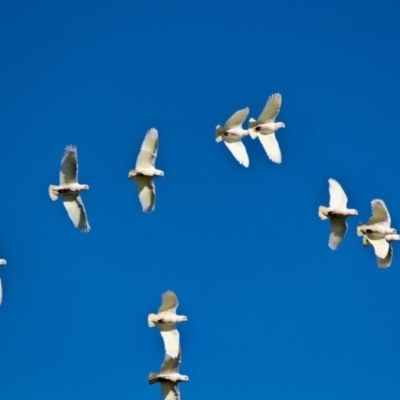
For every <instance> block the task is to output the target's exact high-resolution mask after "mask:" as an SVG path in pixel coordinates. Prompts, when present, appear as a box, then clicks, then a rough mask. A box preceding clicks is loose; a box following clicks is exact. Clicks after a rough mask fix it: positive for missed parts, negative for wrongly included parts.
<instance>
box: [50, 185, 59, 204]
mask: <svg viewBox="0 0 400 400" xmlns="http://www.w3.org/2000/svg"><path fill="white" fill-rule="evenodd" d="M49 196H50V198H51V199H52V200H53V201H55V200H57V199H58V193H57V186H56V185H50V186H49Z"/></svg>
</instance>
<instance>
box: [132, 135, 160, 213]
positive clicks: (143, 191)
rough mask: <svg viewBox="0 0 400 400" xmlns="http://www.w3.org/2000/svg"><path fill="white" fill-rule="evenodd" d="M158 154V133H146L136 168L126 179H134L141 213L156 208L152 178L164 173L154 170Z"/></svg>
mask: <svg viewBox="0 0 400 400" xmlns="http://www.w3.org/2000/svg"><path fill="white" fill-rule="evenodd" d="M157 152H158V131H157V129H155V128H151V129H149V130H148V131H147V133H146V136H145V138H144V140H143V143H142V146H141V148H140V152H139V155H138V157H137V160H136V166H135V168H134V169H132V170H131V171H129V174H128V179H135V180H136V186H137V189H138V192H139V201H140V203H141V205H142V209H143V212H146V213H148V212H152V211H153V210H154V208H155V206H156V188H155V185H154V181H153V178H155V177H158V176H164V171H161V170H160V169H156V168H155V162H156V158H157Z"/></svg>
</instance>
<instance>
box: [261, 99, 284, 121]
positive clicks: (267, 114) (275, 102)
mask: <svg viewBox="0 0 400 400" xmlns="http://www.w3.org/2000/svg"><path fill="white" fill-rule="evenodd" d="M281 105H282V96H281V94H280V93H275V94H272V95H271V96H269V98H268V101H267V103H266V104H265V107H264V109H263V110H262V112H261V114H260V116H259V117H258V120H257V122H258V123H261V124H265V123H267V122H275V118H276V116H277V115H278V114H279V111H280V109H281Z"/></svg>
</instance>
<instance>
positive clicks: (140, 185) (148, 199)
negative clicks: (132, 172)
mask: <svg viewBox="0 0 400 400" xmlns="http://www.w3.org/2000/svg"><path fill="white" fill-rule="evenodd" d="M136 186H137V189H138V192H139V200H140V204H141V205H142V209H143V211H144V212H146V213H149V212H152V211H153V210H154V208H155V206H156V187H155V186H154V181H153V178H152V177H149V176H138V177H136Z"/></svg>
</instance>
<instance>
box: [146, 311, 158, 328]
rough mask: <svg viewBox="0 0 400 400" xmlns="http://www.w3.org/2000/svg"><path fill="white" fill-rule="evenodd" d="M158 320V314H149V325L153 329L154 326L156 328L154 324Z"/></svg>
mask: <svg viewBox="0 0 400 400" xmlns="http://www.w3.org/2000/svg"><path fill="white" fill-rule="evenodd" d="M156 318H157V315H156V314H149V315H148V317H147V323H148V324H149V327H150V328H152V327H153V326H155V323H154V322H153V320H154V319H156Z"/></svg>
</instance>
